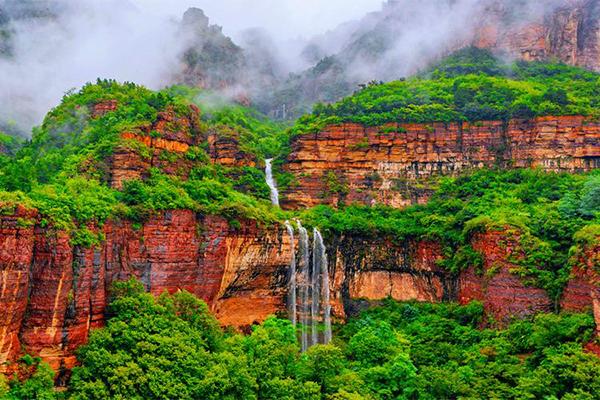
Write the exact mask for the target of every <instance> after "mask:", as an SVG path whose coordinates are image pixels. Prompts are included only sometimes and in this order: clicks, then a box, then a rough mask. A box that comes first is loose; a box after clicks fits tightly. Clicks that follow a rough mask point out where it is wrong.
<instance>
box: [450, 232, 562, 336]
mask: <svg viewBox="0 0 600 400" xmlns="http://www.w3.org/2000/svg"><path fill="white" fill-rule="evenodd" d="M518 241H519V238H518V237H517V236H515V235H514V234H511V233H507V232H504V231H497V232H487V233H479V234H476V235H475V236H474V237H473V239H472V246H473V249H474V250H475V251H477V252H479V253H480V254H481V255H482V256H483V266H482V267H481V270H480V271H476V269H475V268H474V267H471V268H469V269H468V270H467V271H465V272H463V273H461V275H460V278H459V284H458V301H459V302H460V303H461V304H468V303H470V302H471V301H473V300H477V301H480V302H482V303H483V305H484V308H485V311H486V313H487V314H488V315H490V316H492V317H494V318H495V320H496V322H498V323H499V324H500V325H504V324H506V323H508V322H510V320H511V319H512V318H514V317H526V316H529V315H533V314H536V313H540V312H551V311H552V310H553V303H552V301H551V299H550V298H549V297H548V294H547V293H546V291H545V290H543V289H539V288H536V287H533V286H528V285H525V284H524V283H523V281H522V280H521V279H520V278H519V276H518V275H516V274H514V273H512V272H511V269H513V268H516V267H517V266H516V265H515V264H514V261H510V260H513V259H514V257H521V249H520V245H519V244H518Z"/></svg>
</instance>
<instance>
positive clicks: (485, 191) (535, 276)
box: [301, 169, 600, 299]
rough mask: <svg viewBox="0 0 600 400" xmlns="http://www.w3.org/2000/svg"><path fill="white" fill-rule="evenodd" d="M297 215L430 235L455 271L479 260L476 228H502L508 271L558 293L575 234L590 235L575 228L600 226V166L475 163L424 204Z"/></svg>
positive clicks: (327, 223) (359, 229)
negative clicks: (486, 166)
mask: <svg viewBox="0 0 600 400" xmlns="http://www.w3.org/2000/svg"><path fill="white" fill-rule="evenodd" d="M301 219H302V221H303V222H304V224H306V225H307V226H318V227H319V228H320V229H321V230H322V231H323V232H325V233H326V234H327V235H334V234H346V235H359V236H363V237H381V236H388V237H390V238H392V239H393V240H396V241H399V242H401V241H404V240H409V239H429V240H433V241H435V242H438V243H441V245H442V247H443V250H444V254H445V260H444V261H443V262H442V266H443V267H445V268H447V269H449V270H451V271H454V272H457V271H459V270H461V269H463V268H466V267H469V266H477V265H480V263H481V256H480V255H479V254H477V253H476V252H475V251H474V250H473V249H472V248H471V246H470V243H471V238H472V236H473V235H474V234H475V233H477V232H481V231H491V230H500V231H504V232H506V233H507V236H513V237H514V238H515V240H516V241H517V244H518V248H517V249H514V254H515V255H514V257H513V258H514V259H512V260H510V261H512V262H514V263H515V264H516V265H517V266H518V268H516V269H514V270H513V271H512V272H513V273H515V274H518V275H519V276H521V277H522V278H523V280H524V281H525V282H526V283H529V284H531V285H535V286H538V287H542V288H544V289H546V290H547V291H548V292H549V294H550V296H551V298H552V299H557V298H558V297H559V296H560V293H561V292H562V289H563V287H564V285H565V284H566V282H567V280H568V277H569V272H570V268H571V261H572V255H573V253H574V252H575V251H576V248H577V247H581V246H582V245H583V242H584V241H583V239H582V238H583V237H585V238H587V239H588V240H596V238H593V237H592V236H593V234H592V233H588V234H587V235H584V234H583V233H579V234H577V233H578V232H597V228H596V230H594V229H593V227H594V226H595V227H597V226H599V225H600V173H598V172H595V173H591V174H587V175H573V174H556V173H546V172H542V171H538V170H529V169H518V170H511V171H500V170H480V171H476V172H472V173H470V174H465V175H462V176H460V177H456V178H450V177H447V178H443V179H442V180H441V181H440V184H439V188H438V190H437V191H436V192H435V193H434V195H433V197H432V198H431V199H430V200H429V202H428V203H427V204H425V205H418V206H412V207H409V208H407V209H404V210H399V209H393V208H390V207H383V206H377V207H366V206H359V205H349V206H346V207H342V208H340V209H333V208H331V207H329V206H319V207H316V208H314V209H311V210H307V211H304V212H303V213H301ZM577 238H579V239H577ZM574 246H575V247H574ZM598 268H599V269H600V266H598Z"/></svg>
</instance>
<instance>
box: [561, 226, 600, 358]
mask: <svg viewBox="0 0 600 400" xmlns="http://www.w3.org/2000/svg"><path fill="white" fill-rule="evenodd" d="M571 263H572V264H573V269H572V271H571V277H570V280H569V283H568V284H567V287H566V288H565V290H564V292H563V297H562V299H561V308H562V309H563V310H566V311H573V312H590V311H591V312H592V313H593V314H594V319H595V320H596V327H597V333H598V336H599V337H600V236H599V237H596V238H595V241H593V242H592V243H580V244H579V245H578V247H577V251H576V253H575V254H574V256H573V258H572V260H571ZM590 350H591V351H593V352H595V353H597V354H598V355H600V347H599V346H598V345H597V344H596V345H595V346H594V344H593V343H592V344H590Z"/></svg>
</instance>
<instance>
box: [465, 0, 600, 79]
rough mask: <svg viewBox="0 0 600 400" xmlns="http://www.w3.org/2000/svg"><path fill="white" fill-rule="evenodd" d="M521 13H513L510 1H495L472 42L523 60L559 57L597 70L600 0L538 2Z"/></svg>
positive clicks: (566, 61) (598, 60)
mask: <svg viewBox="0 0 600 400" xmlns="http://www.w3.org/2000/svg"><path fill="white" fill-rule="evenodd" d="M532 3H535V2H532ZM556 4H558V7H554V5H556ZM523 14H524V15H522V16H519V15H517V16H515V15H514V10H513V7H512V6H511V5H510V4H505V3H503V2H494V3H493V5H491V6H490V7H488V9H487V12H485V13H484V14H483V19H482V21H481V23H480V24H479V27H478V28H477V29H476V34H475V39H474V41H473V43H474V45H476V46H478V47H482V48H489V49H492V50H494V51H496V52H501V53H508V54H510V55H512V56H514V57H517V58H520V59H523V60H526V61H539V60H548V59H558V60H560V61H562V62H564V63H567V64H570V65H576V66H580V67H585V68H588V69H592V70H596V71H598V70H600V1H598V0H564V1H554V2H549V4H548V5H545V6H544V5H542V3H541V2H540V4H539V5H537V7H536V4H533V7H531V10H529V12H528V13H526V12H524V13H523ZM527 14H530V15H527Z"/></svg>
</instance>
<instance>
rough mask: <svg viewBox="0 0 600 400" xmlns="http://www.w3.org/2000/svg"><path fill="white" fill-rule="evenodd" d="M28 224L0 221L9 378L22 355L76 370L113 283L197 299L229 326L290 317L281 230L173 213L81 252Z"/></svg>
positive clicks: (2, 336)
mask: <svg viewBox="0 0 600 400" xmlns="http://www.w3.org/2000/svg"><path fill="white" fill-rule="evenodd" d="M24 217H31V216H30V215H29V214H27V213H26V211H24V210H18V211H17V213H15V215H10V216H0V235H1V238H0V243H1V246H2V247H1V251H0V257H1V259H0V288H2V290H1V291H0V307H1V309H2V311H3V312H2V314H1V315H0V371H7V370H9V369H10V363H7V362H10V361H12V360H15V359H16V358H17V357H18V356H19V355H20V354H22V352H23V351H26V352H29V353H31V354H34V355H39V356H41V357H42V358H43V359H44V360H45V361H47V362H49V363H50V365H51V366H52V367H53V368H55V369H56V370H59V369H63V368H66V369H69V368H71V367H72V366H73V365H74V364H75V357H74V350H75V349H76V348H77V347H78V346H79V345H81V344H83V343H85V342H86V341H87V337H88V335H89V330H90V329H91V328H95V327H99V326H102V325H103V322H104V318H105V309H106V304H107V301H108V298H109V288H110V285H111V283H112V282H113V281H115V280H118V279H127V278H128V277H130V276H136V277H137V278H139V279H140V280H141V281H142V282H143V283H144V285H145V286H146V288H147V290H149V291H150V292H151V293H154V294H157V295H158V294H160V293H162V292H163V291H165V290H167V291H169V292H174V291H177V290H188V291H190V292H191V293H193V294H195V295H196V296H198V297H200V298H202V299H204V300H206V301H207V302H208V303H209V304H211V305H212V306H213V309H214V310H215V311H216V313H217V315H218V316H219V317H220V318H222V321H223V323H224V324H231V325H236V326H241V325H250V324H252V323H254V322H256V321H260V320H263V319H264V318H265V317H266V316H268V315H270V314H273V313H275V312H276V311H278V310H281V309H284V308H285V305H284V304H283V299H284V297H285V296H284V291H285V287H286V285H285V282H284V281H285V279H286V278H285V271H286V269H287V266H288V265H289V260H290V253H289V242H287V243H286V239H285V237H284V236H282V234H281V231H280V230H278V229H271V230H269V231H265V230H264V229H260V228H259V227H257V226H256V224H255V223H253V222H249V221H247V222H244V223H243V224H242V228H240V229H232V228H231V227H230V226H229V224H228V223H227V221H226V220H223V219H221V218H218V217H203V216H199V215H196V214H195V213H194V212H192V211H185V210H183V211H172V212H165V213H164V214H162V215H159V216H155V217H153V218H151V219H150V220H149V221H147V222H146V223H145V224H144V226H143V227H142V228H141V229H139V230H136V229H134V228H133V227H132V226H131V225H130V224H129V223H124V222H109V223H107V224H106V225H105V226H104V227H103V228H102V230H103V233H104V234H105V236H106V240H105V241H104V243H103V244H102V245H101V246H98V247H96V248H90V249H82V248H78V247H73V246H72V245H71V244H70V240H69V237H68V236H67V235H66V234H65V233H63V232H60V231H53V230H52V229H49V228H41V227H35V228H34V226H33V225H31V224H29V225H23V223H22V222H21V220H22V219H23V218H24ZM233 294H235V296H233ZM245 294H247V295H245ZM5 311H6V312H5Z"/></svg>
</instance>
